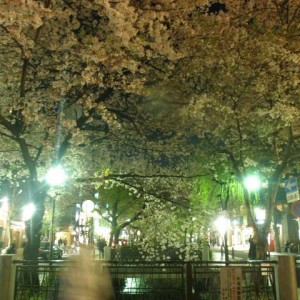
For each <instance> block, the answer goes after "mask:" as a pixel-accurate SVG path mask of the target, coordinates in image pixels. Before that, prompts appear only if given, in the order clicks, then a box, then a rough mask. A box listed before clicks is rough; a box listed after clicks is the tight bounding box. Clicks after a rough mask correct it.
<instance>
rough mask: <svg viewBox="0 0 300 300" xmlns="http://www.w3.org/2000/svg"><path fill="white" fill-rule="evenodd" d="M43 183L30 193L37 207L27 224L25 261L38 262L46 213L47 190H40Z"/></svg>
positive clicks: (35, 186)
mask: <svg viewBox="0 0 300 300" xmlns="http://www.w3.org/2000/svg"><path fill="white" fill-rule="evenodd" d="M39 185H42V184H41V183H37V184H34V185H32V186H33V187H34V189H31V193H28V194H29V195H31V196H32V197H34V201H32V202H33V204H34V205H35V212H34V214H33V216H32V218H31V219H30V220H28V221H26V223H25V232H26V236H27V243H26V244H25V247H24V252H23V256H24V260H37V259H38V250H39V247H40V238H41V228H42V223H43V217H44V212H45V205H44V203H45V198H46V194H47V189H46V188H45V187H44V188H43V187H42V188H39Z"/></svg>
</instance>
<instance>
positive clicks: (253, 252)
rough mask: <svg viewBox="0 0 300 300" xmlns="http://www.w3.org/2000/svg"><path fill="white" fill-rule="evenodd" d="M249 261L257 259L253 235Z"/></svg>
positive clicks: (250, 239)
mask: <svg viewBox="0 0 300 300" xmlns="http://www.w3.org/2000/svg"><path fill="white" fill-rule="evenodd" d="M248 257H249V259H255V258H256V245H255V241H254V238H253V237H252V235H250V237H249V255H248Z"/></svg>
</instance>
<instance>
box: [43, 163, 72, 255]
mask: <svg viewBox="0 0 300 300" xmlns="http://www.w3.org/2000/svg"><path fill="white" fill-rule="evenodd" d="M66 179H67V175H66V173H65V171H64V169H63V168H62V167H61V166H60V165H57V166H54V167H52V168H50V169H49V171H48V172H47V174H46V181H47V183H48V184H49V185H50V186H62V185H63V184H64V182H65V181H66ZM51 199H52V216H51V239H50V255H49V256H50V257H49V258H50V260H51V259H52V256H53V244H54V222H55V197H51Z"/></svg>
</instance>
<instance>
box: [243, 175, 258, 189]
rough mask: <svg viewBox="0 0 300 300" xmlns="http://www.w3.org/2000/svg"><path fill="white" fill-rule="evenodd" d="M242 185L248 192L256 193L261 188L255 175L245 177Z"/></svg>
mask: <svg viewBox="0 0 300 300" xmlns="http://www.w3.org/2000/svg"><path fill="white" fill-rule="evenodd" d="M244 185H245V187H246V188H247V190H248V191H249V192H255V191H258V190H259V189H260V188H261V179H260V178H259V176H257V175H250V176H247V177H246V179H245V180H244Z"/></svg>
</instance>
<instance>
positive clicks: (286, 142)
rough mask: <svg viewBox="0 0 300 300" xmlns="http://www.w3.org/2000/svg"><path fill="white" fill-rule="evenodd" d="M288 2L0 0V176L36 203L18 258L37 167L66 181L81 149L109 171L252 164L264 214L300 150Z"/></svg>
mask: <svg viewBox="0 0 300 300" xmlns="http://www.w3.org/2000/svg"><path fill="white" fill-rule="evenodd" d="M299 5H300V3H299V0H294V1H288V0H287V1H277V0H276V1H269V0H262V1H255V0H250V1H244V2H243V1H239V0H227V1H224V3H223V4H221V3H218V2H210V1H204V0H203V1H202V0H198V1H197V0H193V1H181V0H173V1H164V0H158V1H155V2H154V1H151V0H146V1H135V0H133V1H129V0H124V1H119V2H118V1H117V2H116V1H109V0H98V1H87V0H79V1H72V0H27V1H23V0H14V1H8V0H6V1H2V2H1V4H0V8H1V10H0V16H1V17H0V19H1V21H0V31H1V36H2V39H1V43H0V67H1V73H0V97H1V106H0V141H1V153H0V158H1V160H0V163H1V170H2V171H1V178H3V179H7V178H9V179H10V180H12V177H11V174H17V178H15V179H14V181H15V182H16V184H17V185H21V183H22V182H23V183H24V182H26V190H24V189H23V193H24V194H23V195H24V199H25V200H24V201H25V202H26V201H27V202H28V201H30V200H32V201H33V202H34V203H35V204H36V206H37V214H36V215H35V216H34V219H33V222H32V224H33V227H34V228H30V225H29V224H28V230H27V234H28V236H29V245H31V246H30V247H31V250H34V251H29V248H28V251H27V250H26V251H25V255H27V258H36V254H32V255H31V254H30V253H37V248H38V240H39V235H40V233H39V232H40V228H41V222H42V216H43V214H44V201H45V197H46V195H47V190H48V186H47V185H46V184H45V182H44V174H45V172H46V170H47V169H48V168H49V166H50V165H51V164H53V163H58V162H64V164H65V166H66V167H68V168H69V174H70V176H71V177H76V178H78V177H87V176H90V175H91V174H93V175H94V173H95V171H97V170H99V165H98V164H95V163H94V162H93V160H94V158H97V160H98V161H99V164H101V168H102V169H103V170H105V169H107V168H112V169H113V170H116V172H117V173H118V174H120V175H122V176H124V174H125V173H129V175H130V176H132V175H133V174H138V175H140V176H141V175H145V174H147V175H149V174H150V176H152V177H153V176H157V175H159V176H168V175H170V174H171V175H172V174H173V175H174V173H175V174H176V175H177V174H178V175H182V176H183V175H185V176H195V175H199V174H197V173H196V172H195V170H196V171H197V172H198V171H199V170H201V172H200V173H202V174H203V173H205V172H202V170H203V171H207V170H208V171H209V172H210V173H216V174H218V173H219V172H218V168H216V166H220V165H222V166H223V167H224V169H226V172H225V173H226V174H231V175H235V176H236V178H237V179H238V180H242V178H243V177H244V176H245V174H246V173H247V172H248V171H249V170H250V169H252V168H253V167H256V168H259V169H260V172H261V174H262V175H264V177H265V178H266V179H268V182H269V190H268V191H269V197H268V199H269V200H268V201H267V204H266V209H267V210H268V211H269V212H272V210H273V207H274V201H275V196H276V192H277V187H278V183H279V182H280V180H281V178H282V177H283V176H284V175H285V174H287V173H288V172H290V170H292V169H293V168H294V167H295V166H297V164H298V160H299V156H298V152H299V151H298V150H299V141H298V138H299V124H298V122H297V116H298V114H299V52H298V49H299V39H298V36H299V30H300V25H299V20H300V18H299V11H300V10H299ZM87 154H88V155H87ZM199 157H201V159H199ZM199 161H201V162H205V163H203V168H202V166H199ZM100 162H101V163H100ZM75 166H76V167H75ZM174 182H175V180H174ZM176 182H177V181H176ZM151 184H153V182H152V183H151ZM149 185H150V184H149ZM180 187H182V185H181V184H178V185H176V193H177V192H178V193H179V195H176V196H175V197H177V198H181V196H182V193H181V192H180ZM181 190H182V191H184V189H181ZM168 192H169V193H170V190H169V191H168ZM244 192H245V205H246V207H247V208H248V210H249V213H250V211H251V205H252V204H251V203H250V200H249V197H248V196H247V192H246V191H244ZM183 194H184V193H183ZM173 195H174V194H173ZM171 198H174V197H171ZM171 198H170V197H169V199H171ZM184 198H185V199H187V198H188V197H186V195H185V194H184ZM250 216H251V214H250ZM270 222H271V215H270V216H268V217H267V219H266V223H265V226H264V228H263V232H264V233H265V232H266V231H267V230H268V227H269V225H270ZM252 223H253V224H252V225H253V226H255V222H254V220H253V218H252ZM32 230H33V231H32ZM31 232H33V234H32V233H31Z"/></svg>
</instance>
